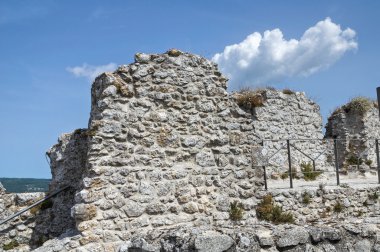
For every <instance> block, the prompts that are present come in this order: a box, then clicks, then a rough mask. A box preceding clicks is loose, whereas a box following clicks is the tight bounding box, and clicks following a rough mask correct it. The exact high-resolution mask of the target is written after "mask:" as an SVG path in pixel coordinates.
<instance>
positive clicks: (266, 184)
mask: <svg viewBox="0 0 380 252" xmlns="http://www.w3.org/2000/svg"><path fill="white" fill-rule="evenodd" d="M261 146H262V147H263V148H264V140H263V141H262V142H261ZM263 170H264V187H265V190H266V191H268V183H267V169H266V167H265V165H263Z"/></svg>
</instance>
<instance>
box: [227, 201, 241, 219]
mask: <svg viewBox="0 0 380 252" xmlns="http://www.w3.org/2000/svg"><path fill="white" fill-rule="evenodd" d="M243 214H244V211H243V206H242V204H241V203H239V202H238V201H237V200H235V201H234V202H232V203H231V204H230V219H231V220H233V221H239V220H241V219H242V218H243Z"/></svg>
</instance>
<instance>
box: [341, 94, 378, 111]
mask: <svg viewBox="0 0 380 252" xmlns="http://www.w3.org/2000/svg"><path fill="white" fill-rule="evenodd" d="M374 104H375V103H374V101H373V100H371V99H370V98H368V97H363V96H358V97H355V98H352V99H351V100H350V101H349V102H348V103H347V104H346V105H344V106H343V107H342V108H343V110H344V111H345V112H346V113H350V112H352V113H357V114H360V115H364V114H365V113H367V112H368V111H369V110H370V109H371V108H373V107H375V105H374Z"/></svg>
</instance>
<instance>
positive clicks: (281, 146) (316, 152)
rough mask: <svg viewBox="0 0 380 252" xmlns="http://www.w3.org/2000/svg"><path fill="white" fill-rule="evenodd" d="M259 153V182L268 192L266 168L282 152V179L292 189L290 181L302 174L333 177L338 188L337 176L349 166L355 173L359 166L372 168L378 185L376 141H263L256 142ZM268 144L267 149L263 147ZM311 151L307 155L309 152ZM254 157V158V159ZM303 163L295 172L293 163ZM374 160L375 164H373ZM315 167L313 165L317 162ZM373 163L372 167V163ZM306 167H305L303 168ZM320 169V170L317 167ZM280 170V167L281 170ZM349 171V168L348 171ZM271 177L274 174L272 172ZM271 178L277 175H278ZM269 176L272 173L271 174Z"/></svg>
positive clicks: (378, 161) (379, 170) (379, 161)
mask: <svg viewBox="0 0 380 252" xmlns="http://www.w3.org/2000/svg"><path fill="white" fill-rule="evenodd" d="M259 143H260V146H261V152H268V151H267V150H268V149H271V150H272V153H260V154H261V156H260V157H259V158H258V160H260V162H261V165H255V166H261V167H262V169H263V179H264V187H265V190H268V169H267V168H268V166H271V164H270V163H271V161H273V160H276V159H279V158H278V157H277V158H276V156H278V155H279V153H280V152H286V153H285V154H286V155H285V156H286V159H287V160H286V161H287V162H286V163H287V164H286V165H287V167H285V169H287V171H286V172H285V173H282V174H281V176H282V178H283V179H286V178H288V179H289V187H290V188H293V182H294V181H293V180H294V179H295V178H297V177H298V175H300V174H302V175H303V176H307V177H308V178H309V177H313V178H315V177H317V176H318V175H320V174H334V175H335V179H336V184H337V185H340V179H341V178H340V175H341V174H347V173H348V172H349V171H350V169H351V170H352V167H356V170H357V171H359V170H360V168H361V167H362V165H364V164H365V165H366V167H370V168H372V167H373V168H375V169H376V171H377V183H379V184H380V160H379V140H378V139H360V138H342V139H338V138H324V139H313V138H305V139H296V138H295V139H278V140H272V139H263V140H260V142H259ZM267 145H269V147H268V146H267ZM254 151H256V152H257V149H256V150H252V153H253V152H254ZM310 151H311V153H310ZM256 158H257V157H256ZM305 159H306V160H307V163H303V164H304V165H303V166H304V168H305V167H306V166H307V167H306V168H307V169H304V170H303V171H297V170H296V169H295V168H296V167H297V166H296V165H294V164H293V161H294V160H297V161H299V160H305ZM373 160H376V162H373ZM318 162H319V164H318V165H317V163H318ZM327 163H328V164H330V166H331V167H332V168H333V170H330V171H328V170H326V164H327ZM375 163H376V166H373V164H375ZM306 164H307V165H306ZM319 166H320V167H319ZM282 168H284V167H282ZM349 168H350V169H349ZM274 174H275V173H274ZM275 175H279V174H278V173H277V174H275ZM272 176H273V174H272Z"/></svg>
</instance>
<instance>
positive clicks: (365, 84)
mask: <svg viewBox="0 0 380 252" xmlns="http://www.w3.org/2000/svg"><path fill="white" fill-rule="evenodd" d="M379 9H380V1H375V0H374V1H360V2H359V1H248V0H247V1H236V0H235V1H232V0H230V1H227V0H219V1H211V0H199V1H184V0H183V1H164V0H162V1H144V0H139V1H71V0H66V1H53V0H51V1H45V0H38V1H35V0H28V1H17V0H12V1H11V0H4V1H1V2H0V87H1V88H0V95H1V99H0V108H1V109H0V116H1V123H0V153H1V154H0V177H33V178H49V177H50V176H51V175H50V168H49V166H48V164H47V162H46V160H45V156H44V154H45V152H46V150H47V149H48V148H49V147H50V146H51V145H53V144H55V143H56V142H57V138H58V136H59V135H60V134H61V133H63V132H70V131H73V130H74V129H76V128H85V127H87V122H88V118H89V110H90V86H91V81H90V80H89V78H88V77H80V75H82V76H91V74H89V73H87V72H86V71H92V70H94V69H96V67H100V69H104V66H107V65H108V67H112V66H114V64H115V65H117V64H128V63H131V62H132V61H133V55H134V54H135V53H136V52H146V53H161V52H165V51H167V50H168V49H169V48H178V49H180V50H183V51H188V52H192V53H195V54H200V55H202V56H204V57H206V58H209V59H211V58H213V56H214V55H215V54H217V53H223V52H225V48H226V46H228V45H233V44H237V45H239V44H240V43H241V42H242V41H244V40H245V39H246V37H247V36H248V35H250V34H253V33H254V32H257V33H260V34H261V35H263V34H264V32H265V31H266V30H269V31H273V30H274V29H277V28H278V29H279V30H280V31H281V34H282V35H283V40H284V41H289V40H290V39H296V40H298V41H299V40H301V37H302V36H303V34H304V33H305V31H306V30H308V29H309V28H311V27H316V25H317V23H318V22H320V21H326V18H327V17H329V18H331V22H332V23H333V24H335V25H340V28H341V30H342V32H343V31H344V30H345V29H347V28H351V29H352V30H353V31H355V35H353V34H351V35H353V36H351V37H350V38H349V39H350V40H351V42H352V41H353V43H355V44H356V48H354V47H355V46H351V47H347V48H346V50H345V51H344V52H343V53H341V54H340V55H338V56H339V57H338V56H337V57H335V58H333V59H331V62H330V61H329V62H328V64H327V65H325V66H323V67H322V70H318V71H316V72H315V73H313V74H311V75H308V76H305V75H304V74H302V73H303V71H304V70H305V69H296V70H294V71H295V72H294V74H291V75H286V74H285V76H284V75H279V76H275V77H276V78H272V79H269V80H268V81H270V82H271V83H270V85H271V86H274V87H278V88H284V87H288V88H292V89H295V90H300V91H305V92H306V93H307V94H308V96H309V97H311V98H312V99H314V100H315V101H316V102H318V103H319V104H320V106H321V111H322V115H323V116H324V117H325V118H326V117H327V116H328V114H329V112H330V111H332V110H333V109H334V108H335V107H337V106H339V105H342V104H343V103H345V102H346V101H347V100H348V99H350V98H352V97H354V96H357V95H365V96H369V97H372V98H375V88H376V86H380V82H379V80H380V71H379V70H378V67H379V66H380V55H379V54H380V52H379V49H380V48H379V44H380V43H379V40H380V32H379V28H378V26H379V24H380V15H378V10H379ZM331 41H335V40H331ZM330 48H331V47H330ZM243 52H244V51H243ZM270 52H271V51H270ZM325 52H326V50H324V49H323V48H322V49H321V54H319V55H317V56H320V57H319V59H318V57H317V56H316V57H310V58H308V59H307V63H308V64H311V65H313V64H315V62H317V63H318V60H320V61H321V60H322V61H323V60H324V59H326V58H325V56H326V55H327V56H326V57H330V56H331V53H326V54H324V53H325ZM268 55H270V54H268ZM296 56H297V55H296ZM322 56H323V57H322ZM291 59H294V57H293V58H291ZM327 59H329V58H327ZM254 60H255V59H251V63H252V62H253V63H255V64H256V65H257V62H255V61H254ZM256 61H257V59H256ZM224 63H225V62H221V64H224ZM229 63H231V62H229ZM232 63H234V62H233V61H232ZM287 63H288V62H287V61H286V60H285V61H282V63H281V64H282V65H281V66H284V65H289V64H287ZM84 64H87V67H85V66H86V65H84ZM270 64H272V62H271V61H269V63H268V65H270ZM224 65H225V66H226V67H227V68H228V64H227V63H226V64H224ZM230 65H231V64H230ZM290 65H291V64H290ZM88 66H93V68H92V70H91V68H89V67H88ZM102 66H103V68H102ZM281 66H280V67H281ZM75 67H77V70H78V69H79V70H83V71H82V72H76V75H75V74H73V73H74V71H73V69H74V68H75ZM106 68H107V67H106ZM227 68H226V69H227ZM70 69H71V71H70ZM228 70H229V69H227V70H226V71H228ZM235 70H236V69H235ZM248 70H249V69H248ZM253 70H255V69H253ZM292 70H293V69H291V70H289V71H292ZM306 70H307V69H306ZM255 71H256V72H254V73H255V74H256V75H261V74H263V73H261V72H257V71H258V70H257V68H256V70H255ZM262 71H266V70H265V69H263V70H262ZM287 71H288V70H287ZM243 72H244V71H243ZM247 72H248V73H250V71H246V72H245V73H247ZM238 73H240V72H238ZM244 76H246V75H244ZM246 78H247V79H245V80H244V81H247V83H249V82H250V81H251V82H252V83H254V82H255V80H254V78H255V76H249V74H248V75H247V76H246ZM239 81H241V80H239ZM236 87H237V84H236V83H235V84H234V85H233V86H232V88H231V89H230V91H231V90H233V89H234V88H236Z"/></svg>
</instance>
